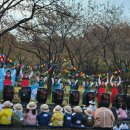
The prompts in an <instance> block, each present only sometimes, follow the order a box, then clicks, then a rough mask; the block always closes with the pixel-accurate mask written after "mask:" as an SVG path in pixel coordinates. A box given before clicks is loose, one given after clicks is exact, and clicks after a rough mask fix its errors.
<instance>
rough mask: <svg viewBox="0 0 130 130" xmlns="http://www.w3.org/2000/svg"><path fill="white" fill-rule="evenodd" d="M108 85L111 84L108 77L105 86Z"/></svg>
mask: <svg viewBox="0 0 130 130" xmlns="http://www.w3.org/2000/svg"><path fill="white" fill-rule="evenodd" d="M108 83H109V79H108V77H107V81H106V82H105V85H106V86H107V85H108Z"/></svg>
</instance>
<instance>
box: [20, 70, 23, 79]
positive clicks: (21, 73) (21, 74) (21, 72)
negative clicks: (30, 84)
mask: <svg viewBox="0 0 130 130" xmlns="http://www.w3.org/2000/svg"><path fill="white" fill-rule="evenodd" d="M20 76H21V78H23V71H22V69H21V70H20Z"/></svg>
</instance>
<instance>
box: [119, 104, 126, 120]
mask: <svg viewBox="0 0 130 130" xmlns="http://www.w3.org/2000/svg"><path fill="white" fill-rule="evenodd" d="M118 118H119V119H127V118H128V115H127V110H126V108H125V105H123V104H121V106H120V108H119V112H118Z"/></svg>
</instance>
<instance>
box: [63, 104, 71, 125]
mask: <svg viewBox="0 0 130 130" xmlns="http://www.w3.org/2000/svg"><path fill="white" fill-rule="evenodd" d="M71 119H72V108H71V107H70V106H65V107H64V127H71Z"/></svg>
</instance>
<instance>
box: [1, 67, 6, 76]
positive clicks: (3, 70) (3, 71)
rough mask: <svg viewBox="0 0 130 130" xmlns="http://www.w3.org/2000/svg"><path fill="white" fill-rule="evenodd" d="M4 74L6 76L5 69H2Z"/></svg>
mask: <svg viewBox="0 0 130 130" xmlns="http://www.w3.org/2000/svg"><path fill="white" fill-rule="evenodd" d="M2 73H3V75H4V76H5V75H6V73H5V69H4V68H2Z"/></svg>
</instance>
